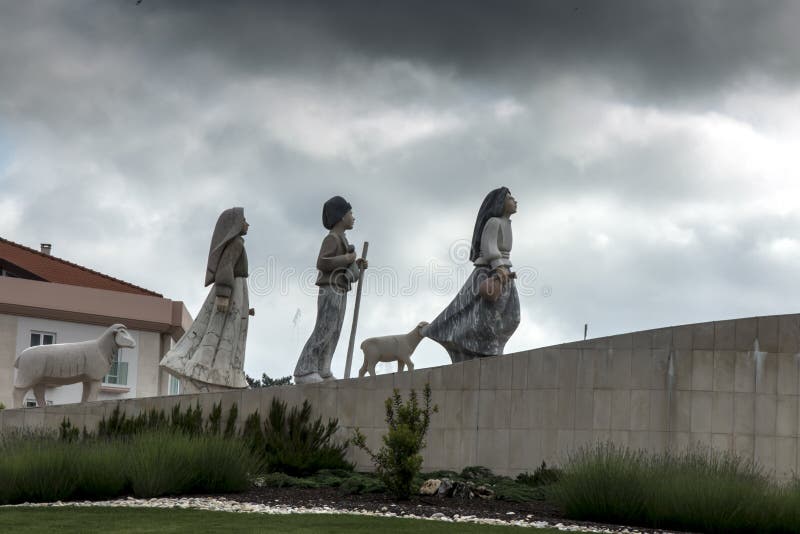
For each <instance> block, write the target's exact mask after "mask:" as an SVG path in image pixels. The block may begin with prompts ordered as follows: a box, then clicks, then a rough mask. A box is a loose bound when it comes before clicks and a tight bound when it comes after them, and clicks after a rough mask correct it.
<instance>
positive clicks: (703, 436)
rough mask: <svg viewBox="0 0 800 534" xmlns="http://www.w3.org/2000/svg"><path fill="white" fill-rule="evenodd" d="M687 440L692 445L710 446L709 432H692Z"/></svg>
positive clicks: (706, 447)
mask: <svg viewBox="0 0 800 534" xmlns="http://www.w3.org/2000/svg"><path fill="white" fill-rule="evenodd" d="M689 440H690V445H691V446H692V447H700V448H703V449H710V448H711V432H692V433H691V434H690V435H689Z"/></svg>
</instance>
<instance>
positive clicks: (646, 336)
mask: <svg viewBox="0 0 800 534" xmlns="http://www.w3.org/2000/svg"><path fill="white" fill-rule="evenodd" d="M631 336H632V340H631V348H632V349H634V350H636V349H652V348H653V332H652V331H651V330H643V331H641V332H633V333H632V334H631Z"/></svg>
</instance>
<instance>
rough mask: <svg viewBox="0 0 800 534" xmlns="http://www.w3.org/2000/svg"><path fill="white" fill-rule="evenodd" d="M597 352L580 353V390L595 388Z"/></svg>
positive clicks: (578, 375) (588, 350)
mask: <svg viewBox="0 0 800 534" xmlns="http://www.w3.org/2000/svg"><path fill="white" fill-rule="evenodd" d="M595 354H596V351H595V350H592V349H581V350H579V351H578V374H577V378H578V381H577V387H578V388H593V387H594V360H595Z"/></svg>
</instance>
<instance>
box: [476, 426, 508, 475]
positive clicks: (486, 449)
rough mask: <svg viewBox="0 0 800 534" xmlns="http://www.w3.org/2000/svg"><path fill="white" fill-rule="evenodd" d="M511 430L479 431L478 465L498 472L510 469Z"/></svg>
mask: <svg viewBox="0 0 800 534" xmlns="http://www.w3.org/2000/svg"><path fill="white" fill-rule="evenodd" d="M510 432H511V431H510V430H508V429H502V430H496V429H495V430H490V431H486V430H478V465H482V466H484V467H488V468H489V469H491V470H492V471H495V472H497V471H498V470H500V469H508V468H509V438H510Z"/></svg>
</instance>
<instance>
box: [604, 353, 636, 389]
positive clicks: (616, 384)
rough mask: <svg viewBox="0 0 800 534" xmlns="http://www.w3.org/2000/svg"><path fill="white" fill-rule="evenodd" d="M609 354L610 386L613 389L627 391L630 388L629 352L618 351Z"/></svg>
mask: <svg viewBox="0 0 800 534" xmlns="http://www.w3.org/2000/svg"><path fill="white" fill-rule="evenodd" d="M609 352H610V356H611V358H610V360H611V380H610V386H611V387H612V388H614V389H629V388H630V387H631V350H630V349H620V350H613V351H609Z"/></svg>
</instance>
